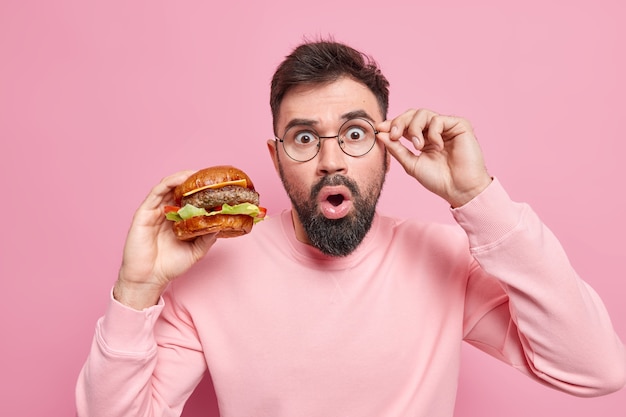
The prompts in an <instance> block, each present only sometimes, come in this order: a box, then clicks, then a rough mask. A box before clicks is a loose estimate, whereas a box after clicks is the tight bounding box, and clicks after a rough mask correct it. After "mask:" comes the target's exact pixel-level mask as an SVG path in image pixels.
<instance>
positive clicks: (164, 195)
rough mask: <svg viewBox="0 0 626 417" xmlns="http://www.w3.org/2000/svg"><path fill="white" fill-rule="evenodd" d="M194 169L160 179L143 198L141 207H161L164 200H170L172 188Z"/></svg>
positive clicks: (187, 176) (148, 208)
mask: <svg viewBox="0 0 626 417" xmlns="http://www.w3.org/2000/svg"><path fill="white" fill-rule="evenodd" d="M194 172H195V171H192V170H185V171H179V172H177V173H175V174H172V175H169V176H167V177H165V178H163V179H162V180H161V182H159V183H158V184H157V185H155V186H154V188H152V190H150V193H149V194H148V196H147V197H146V199H145V200H144V202H143V204H142V205H141V208H143V209H147V210H153V209H157V208H159V209H160V208H161V206H162V205H163V203H164V202H165V201H168V200H169V202H172V192H173V190H174V188H176V187H177V186H178V185H180V184H182V183H183V182H184V181H185V180H186V179H187V178H189V176H190V175H191V174H193V173H194Z"/></svg>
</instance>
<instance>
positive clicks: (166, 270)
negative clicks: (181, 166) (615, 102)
mask: <svg viewBox="0 0 626 417" xmlns="http://www.w3.org/2000/svg"><path fill="white" fill-rule="evenodd" d="M192 173H193V171H181V172H178V173H176V174H174V175H171V176H169V177H167V178H164V179H163V180H162V181H161V182H160V183H159V184H158V185H157V186H155V187H154V188H153V189H152V190H151V191H150V194H148V196H147V197H146V199H145V200H144V201H143V203H142V204H141V205H140V206H139V208H138V209H137V211H136V212H135V215H134V216H133V221H132V224H131V226H130V230H129V232H128V236H127V238H126V244H125V246H124V254H123V258H122V266H121V268H120V272H119V277H118V280H117V282H116V284H115V288H114V289H113V295H114V297H115V299H117V300H118V301H120V302H121V303H123V304H126V305H128V306H130V307H132V308H135V309H137V310H141V309H143V308H146V307H149V306H151V305H154V304H156V302H157V301H158V299H159V297H160V296H161V294H162V293H163V291H164V290H165V288H166V287H167V284H168V283H169V282H170V281H172V280H173V279H174V278H176V277H177V276H179V275H180V274H182V273H183V272H185V271H186V270H187V269H189V268H190V267H191V266H192V265H193V264H194V263H196V262H197V261H198V260H200V259H201V258H202V257H203V256H204V255H205V254H206V253H207V251H208V250H209V248H210V247H211V246H212V245H213V243H215V240H216V237H215V234H211V235H205V236H201V237H198V238H196V239H195V240H193V241H189V242H186V241H181V240H179V239H178V238H176V236H175V235H174V233H173V231H172V224H171V222H170V221H169V220H166V219H165V215H164V213H163V207H164V206H165V205H172V204H173V203H174V196H173V190H174V188H175V187H176V186H177V185H179V184H181V183H182V182H183V181H184V180H185V179H187V177H189V175H191V174H192Z"/></svg>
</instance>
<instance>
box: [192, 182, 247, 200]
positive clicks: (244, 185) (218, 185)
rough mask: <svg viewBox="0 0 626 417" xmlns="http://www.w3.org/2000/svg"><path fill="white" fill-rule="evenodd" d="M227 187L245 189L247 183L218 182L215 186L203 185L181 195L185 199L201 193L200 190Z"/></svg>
mask: <svg viewBox="0 0 626 417" xmlns="http://www.w3.org/2000/svg"><path fill="white" fill-rule="evenodd" d="M227 185H238V186H240V187H244V188H245V187H247V186H248V181H246V180H245V179H241V180H233V181H225V182H218V183H216V184H211V185H205V186H204V187H200V188H196V189H195V190H191V191H187V192H186V193H185V194H183V197H187V196H188V195H191V194H194V193H197V192H198V191H202V190H207V189H209V188H210V189H215V188H222V187H226V186H227Z"/></svg>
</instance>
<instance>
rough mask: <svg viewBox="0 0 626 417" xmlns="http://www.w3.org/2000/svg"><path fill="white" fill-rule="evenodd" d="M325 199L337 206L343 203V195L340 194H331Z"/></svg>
mask: <svg viewBox="0 0 626 417" xmlns="http://www.w3.org/2000/svg"><path fill="white" fill-rule="evenodd" d="M326 200H327V201H328V202H329V203H330V204H332V205H333V206H335V207H337V206H340V205H341V203H343V200H344V197H343V195H341V194H331V195H329V196H328V198H327V199H326Z"/></svg>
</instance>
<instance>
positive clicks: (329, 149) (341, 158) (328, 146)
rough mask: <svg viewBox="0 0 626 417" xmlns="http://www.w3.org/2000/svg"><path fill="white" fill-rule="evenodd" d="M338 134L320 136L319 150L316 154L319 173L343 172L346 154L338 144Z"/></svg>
mask: <svg viewBox="0 0 626 417" xmlns="http://www.w3.org/2000/svg"><path fill="white" fill-rule="evenodd" d="M340 140H341V139H339V136H338V135H337V136H322V137H320V145H319V146H320V150H319V154H318V155H317V170H318V172H319V173H320V175H329V174H335V173H345V171H346V170H347V168H348V166H347V164H346V157H347V155H346V154H345V153H344V152H343V151H342V150H341V147H340V146H339V141H340Z"/></svg>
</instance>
